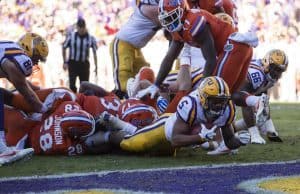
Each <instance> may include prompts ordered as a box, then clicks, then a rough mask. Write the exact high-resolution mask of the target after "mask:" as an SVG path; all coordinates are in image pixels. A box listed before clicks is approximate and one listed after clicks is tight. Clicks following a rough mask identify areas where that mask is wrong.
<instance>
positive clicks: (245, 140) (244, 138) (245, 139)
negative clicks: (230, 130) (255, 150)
mask: <svg viewBox="0 0 300 194" xmlns="http://www.w3.org/2000/svg"><path fill="white" fill-rule="evenodd" d="M237 136H238V138H239V140H240V142H241V143H242V144H243V145H246V144H249V143H250V139H251V136H250V133H249V132H248V131H246V130H242V131H239V132H237Z"/></svg>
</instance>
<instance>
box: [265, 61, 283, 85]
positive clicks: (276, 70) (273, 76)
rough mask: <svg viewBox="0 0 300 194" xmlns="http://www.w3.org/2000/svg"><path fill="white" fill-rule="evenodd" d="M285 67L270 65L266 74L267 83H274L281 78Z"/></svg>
mask: <svg viewBox="0 0 300 194" xmlns="http://www.w3.org/2000/svg"><path fill="white" fill-rule="evenodd" d="M285 70H286V69H285V67H284V66H281V65H276V64H270V66H269V71H268V73H267V74H266V77H267V79H268V81H270V82H273V83H275V82H276V81H277V80H279V78H280V77H281V75H282V73H283V72H284V71H285Z"/></svg>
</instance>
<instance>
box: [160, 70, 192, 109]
mask: <svg viewBox="0 0 300 194" xmlns="http://www.w3.org/2000/svg"><path fill="white" fill-rule="evenodd" d="M177 85H178V92H176V95H175V97H174V98H173V99H172V101H171V102H170V104H169V105H168V107H167V109H166V111H165V112H166V113H174V112H176V108H177V105H178V103H179V101H180V100H181V98H182V97H184V96H185V95H187V94H188V93H189V92H190V91H191V88H192V79H191V72H190V66H189V65H181V66H180V70H179V73H178V76H177Z"/></svg>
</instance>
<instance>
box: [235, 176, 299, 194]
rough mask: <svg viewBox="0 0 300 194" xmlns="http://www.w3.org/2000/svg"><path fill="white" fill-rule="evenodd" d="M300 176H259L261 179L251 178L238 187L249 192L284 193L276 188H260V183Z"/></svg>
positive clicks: (263, 193) (262, 193) (261, 193)
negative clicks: (275, 189)
mask: <svg viewBox="0 0 300 194" xmlns="http://www.w3.org/2000/svg"><path fill="white" fill-rule="evenodd" d="M296 177H299V176H297V175H296V176H268V177H265V178H259V179H251V180H248V181H243V182H241V183H240V184H238V186H237V188H238V189H241V190H243V191H246V192H249V193H260V194H279V193H280V194H282V193H283V192H279V191H277V192H276V191H274V190H266V189H263V188H260V187H259V186H258V184H259V183H261V182H263V181H269V180H274V179H281V178H283V179H284V178H296Z"/></svg>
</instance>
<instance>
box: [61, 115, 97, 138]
mask: <svg viewBox="0 0 300 194" xmlns="http://www.w3.org/2000/svg"><path fill="white" fill-rule="evenodd" d="M60 127H61V129H62V131H63V133H64V134H66V135H68V136H70V137H71V138H73V139H76V138H85V137H88V136H90V135H92V134H93V133H94V132H95V120H94V118H93V116H92V115H91V114H89V113H88V112H86V111H84V110H74V111H69V112H66V113H64V114H63V115H62V118H61V120H60Z"/></svg>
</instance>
